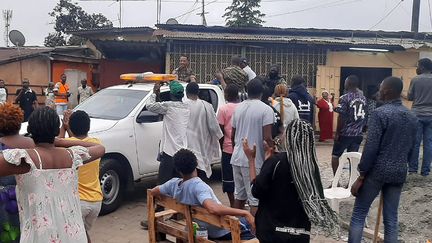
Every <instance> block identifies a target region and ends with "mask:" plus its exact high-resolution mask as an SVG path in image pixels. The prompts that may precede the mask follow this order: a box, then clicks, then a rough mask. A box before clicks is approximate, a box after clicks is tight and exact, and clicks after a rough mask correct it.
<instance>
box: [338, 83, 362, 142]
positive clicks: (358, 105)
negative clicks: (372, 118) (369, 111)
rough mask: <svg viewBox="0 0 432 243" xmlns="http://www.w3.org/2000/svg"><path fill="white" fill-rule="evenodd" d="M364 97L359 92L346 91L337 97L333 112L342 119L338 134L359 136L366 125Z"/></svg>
mask: <svg viewBox="0 0 432 243" xmlns="http://www.w3.org/2000/svg"><path fill="white" fill-rule="evenodd" d="M366 108H367V106H366V98H365V97H364V95H363V94H362V93H361V92H360V91H357V92H348V93H346V94H345V95H342V96H341V97H340V99H339V105H338V106H337V107H336V108H335V112H337V113H339V116H341V118H342V120H343V124H344V125H343V126H342V128H341V131H340V135H342V136H348V137H355V136H361V135H362V131H363V127H364V126H365V125H366Z"/></svg>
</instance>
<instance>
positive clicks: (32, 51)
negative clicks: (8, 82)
mask: <svg viewBox="0 0 432 243" xmlns="http://www.w3.org/2000/svg"><path fill="white" fill-rule="evenodd" d="M52 50H54V48H49V47H31V48H29V47H21V48H16V47H4V48H0V62H2V61H7V60H10V59H15V58H18V59H19V58H24V57H28V56H33V55H39V54H42V53H46V52H50V51H52Z"/></svg>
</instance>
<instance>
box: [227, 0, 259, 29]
mask: <svg viewBox="0 0 432 243" xmlns="http://www.w3.org/2000/svg"><path fill="white" fill-rule="evenodd" d="M260 2H261V0H233V2H232V4H231V6H229V7H227V8H226V9H225V11H226V12H225V14H224V15H223V16H222V17H224V18H225V20H226V25H227V26H230V27H258V26H262V24H263V23H264V21H263V20H262V19H261V18H263V17H264V16H265V14H263V13H261V11H260V10H259V9H258V8H259V7H260Z"/></svg>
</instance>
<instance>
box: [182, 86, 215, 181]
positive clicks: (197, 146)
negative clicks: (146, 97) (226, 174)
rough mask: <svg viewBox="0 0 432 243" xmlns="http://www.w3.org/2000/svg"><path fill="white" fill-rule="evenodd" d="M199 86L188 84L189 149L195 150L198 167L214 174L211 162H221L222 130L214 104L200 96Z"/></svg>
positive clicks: (187, 133)
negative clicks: (220, 140) (220, 142)
mask: <svg viewBox="0 0 432 243" xmlns="http://www.w3.org/2000/svg"><path fill="white" fill-rule="evenodd" d="M198 94H199V86H198V84H197V83H194V82H191V83H189V84H188V85H187V86H186V96H187V100H186V101H185V103H186V104H188V106H189V111H190V115H189V123H188V127H187V132H186V136H187V144H188V149H189V150H191V151H192V152H194V154H195V155H196V157H197V159H198V169H199V170H202V171H204V172H205V173H206V176H207V177H208V178H209V177H210V176H211V174H212V170H211V164H212V162H213V161H217V162H219V161H220V159H221V156H222V152H221V150H220V146H219V139H221V138H222V137H223V133H222V130H221V129H220V126H219V123H218V121H217V118H216V113H215V112H214V110H213V106H212V105H211V104H210V103H208V102H206V101H204V100H201V99H199V98H198Z"/></svg>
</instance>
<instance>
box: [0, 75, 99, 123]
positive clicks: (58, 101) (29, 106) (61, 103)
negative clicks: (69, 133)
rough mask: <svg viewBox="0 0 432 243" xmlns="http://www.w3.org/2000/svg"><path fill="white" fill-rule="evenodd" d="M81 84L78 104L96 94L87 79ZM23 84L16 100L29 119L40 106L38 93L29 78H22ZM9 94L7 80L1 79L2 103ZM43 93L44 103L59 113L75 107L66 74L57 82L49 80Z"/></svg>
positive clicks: (25, 117) (0, 95)
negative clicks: (71, 100)
mask: <svg viewBox="0 0 432 243" xmlns="http://www.w3.org/2000/svg"><path fill="white" fill-rule="evenodd" d="M80 84H81V85H80V86H78V87H77V94H76V97H77V102H78V104H79V103H81V102H83V101H84V100H86V99H88V98H89V97H90V96H92V95H93V94H94V91H93V88H92V87H90V86H88V85H87V79H82V80H81V81H80ZM21 85H22V86H21V88H19V89H17V91H16V93H15V100H14V102H15V103H16V104H18V105H19V107H20V108H21V109H22V110H23V112H24V121H28V119H29V117H30V115H31V113H32V112H33V111H34V110H35V109H36V108H37V107H38V106H39V102H38V98H37V96H38V94H37V93H36V91H34V90H33V89H32V88H31V87H30V86H31V85H30V81H29V80H28V79H27V78H24V79H23V80H22V82H21ZM8 95H9V93H8V89H7V88H6V82H5V81H4V80H2V79H0V104H1V103H5V102H7V101H8ZM41 95H42V96H44V97H45V100H44V105H45V106H47V107H50V108H52V109H55V110H56V111H57V114H58V115H63V113H64V112H65V111H66V110H67V109H70V108H73V107H71V102H70V97H71V95H72V93H71V91H70V87H69V84H67V77H66V74H62V75H61V76H60V81H58V82H56V83H54V82H48V85H47V88H45V89H43V90H42V91H41Z"/></svg>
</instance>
